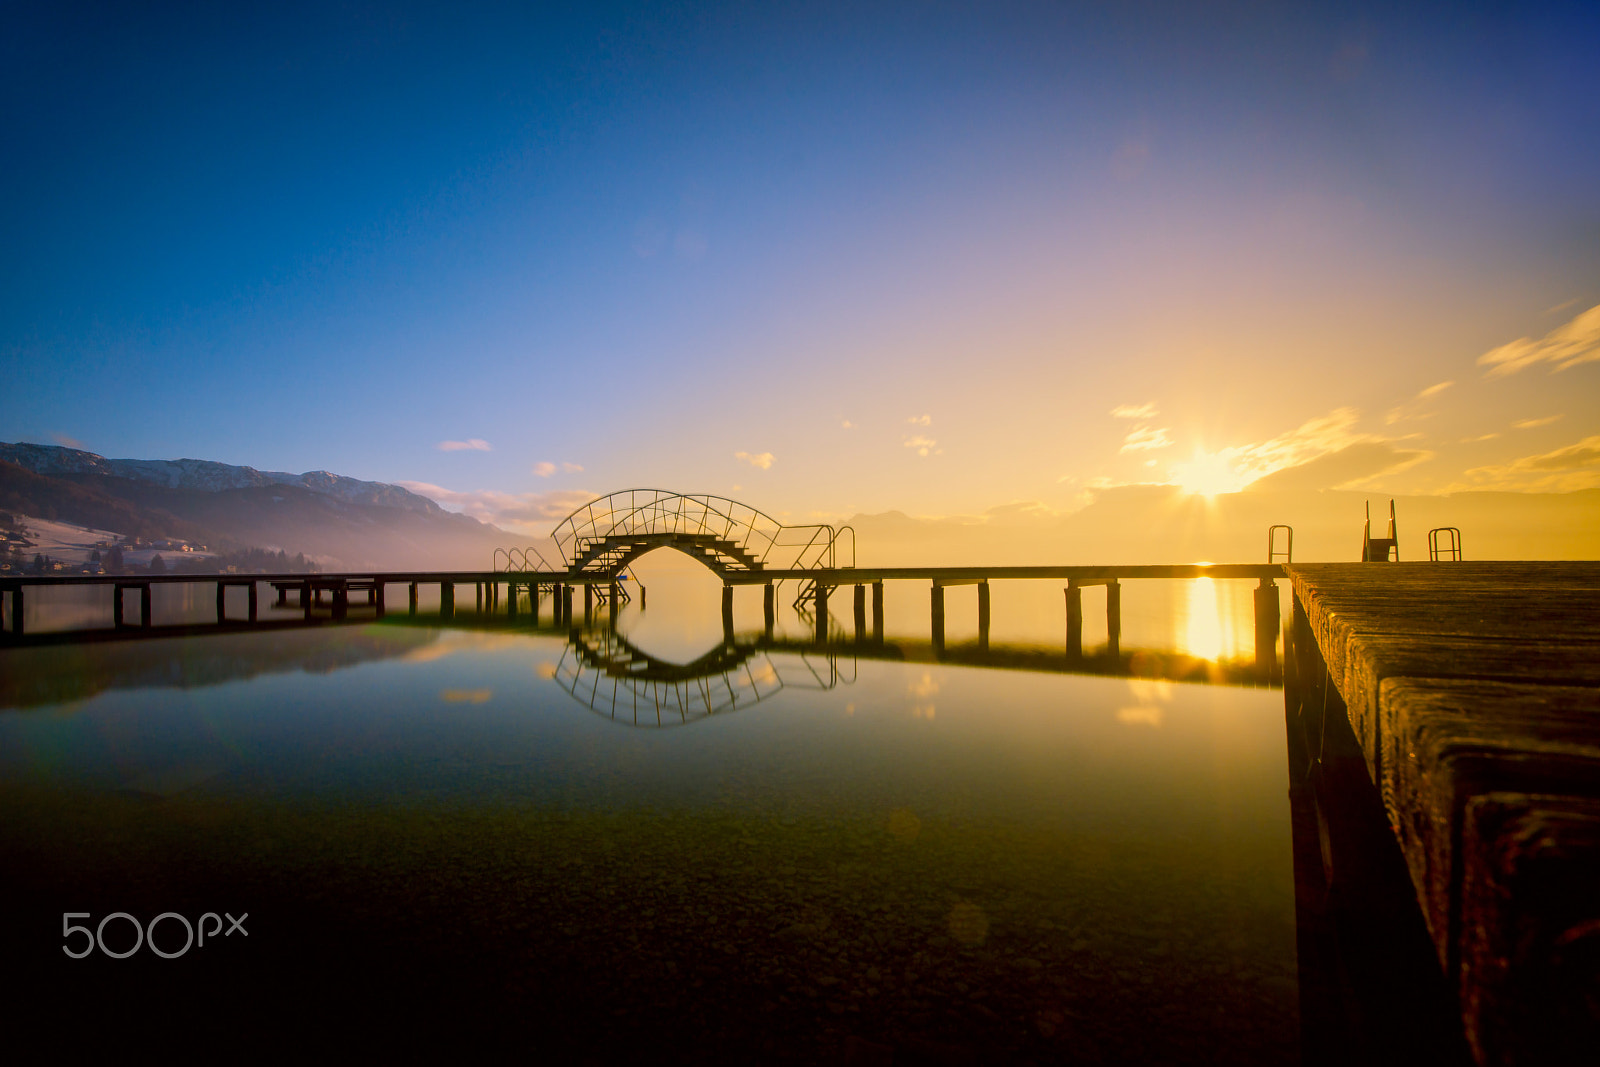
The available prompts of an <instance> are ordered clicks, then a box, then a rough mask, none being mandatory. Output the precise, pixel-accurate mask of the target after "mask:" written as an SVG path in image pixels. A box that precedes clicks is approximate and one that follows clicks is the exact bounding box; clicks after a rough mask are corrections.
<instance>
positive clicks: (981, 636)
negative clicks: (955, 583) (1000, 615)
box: [978, 581, 989, 652]
mask: <svg viewBox="0 0 1600 1067" xmlns="http://www.w3.org/2000/svg"><path fill="white" fill-rule="evenodd" d="M978 647H979V648H980V649H983V650H984V651H985V652H987V651H988V650H989V583H988V582H987V581H983V582H979V583H978Z"/></svg>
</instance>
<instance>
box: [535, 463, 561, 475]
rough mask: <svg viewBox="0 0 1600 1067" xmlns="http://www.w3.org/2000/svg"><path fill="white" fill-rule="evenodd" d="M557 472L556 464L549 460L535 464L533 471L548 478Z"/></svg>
mask: <svg viewBox="0 0 1600 1067" xmlns="http://www.w3.org/2000/svg"><path fill="white" fill-rule="evenodd" d="M555 472H556V465H555V464H554V463H549V462H540V463H535V464H534V465H533V473H535V474H537V475H538V476H539V477H541V478H548V477H550V476H551V475H552V474H554V473H555Z"/></svg>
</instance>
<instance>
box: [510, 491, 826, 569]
mask: <svg viewBox="0 0 1600 1067" xmlns="http://www.w3.org/2000/svg"><path fill="white" fill-rule="evenodd" d="M844 529H846V530H849V527H845V528H844ZM842 532H843V531H841V530H838V529H835V528H834V527H832V526H830V525H828V524H826V523H813V524H810V525H804V526H786V525H784V524H783V523H781V522H779V521H778V520H777V519H775V518H773V517H772V516H770V515H768V514H766V513H765V512H762V511H759V510H757V509H756V508H753V507H750V506H749V505H748V504H741V503H740V502H739V501H737V500H730V499H729V498H727V497H723V496H715V495H712V494H709V493H675V492H672V491H671V490H667V489H624V490H621V491H620V492H616V493H611V494H610V495H608V496H603V497H600V498H599V499H597V500H592V501H590V502H589V503H587V504H585V505H583V506H582V507H580V508H578V509H577V510H576V511H574V512H573V513H572V514H571V515H568V516H567V517H566V518H565V519H564V520H562V522H561V523H560V524H559V525H557V526H556V528H555V530H554V531H553V533H552V534H551V539H552V540H553V541H554V542H555V544H556V549H557V551H558V552H559V553H560V556H561V559H562V562H563V563H564V564H565V566H566V568H567V570H568V573H581V574H593V575H600V576H607V575H616V574H619V573H621V571H622V569H623V568H624V567H626V566H627V565H628V564H629V563H631V562H633V561H634V560H635V559H637V558H638V557H639V556H642V555H644V554H645V553H646V552H649V551H651V550H653V549H656V548H675V549H677V550H679V551H680V552H683V553H685V554H687V555H690V556H693V557H694V558H696V559H698V560H699V561H700V562H702V563H704V564H705V565H706V566H707V567H709V568H710V569H711V570H712V571H715V572H716V573H717V574H718V575H719V576H727V575H729V574H753V573H758V572H760V571H762V570H763V569H766V568H768V567H773V568H778V569H783V570H817V569H832V568H835V567H838V566H846V567H854V566H855V531H854V530H849V532H850V557H851V558H850V561H849V562H848V563H841V562H840V560H839V559H838V546H839V542H840V534H841V533H842ZM497 558H498V557H497Z"/></svg>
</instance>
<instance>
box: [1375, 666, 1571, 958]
mask: <svg viewBox="0 0 1600 1067" xmlns="http://www.w3.org/2000/svg"><path fill="white" fill-rule="evenodd" d="M1382 697H1383V700H1382V703H1383V708H1384V712H1385V716H1386V721H1387V723H1388V724H1389V730H1388V732H1387V734H1386V737H1385V745H1386V748H1387V751H1386V753H1385V758H1384V759H1383V767H1384V775H1383V783H1382V784H1383V800H1384V807H1385V809H1386V810H1387V811H1388V812H1389V818H1390V822H1391V823H1392V824H1393V825H1394V827H1395V833H1396V835H1397V836H1398V837H1399V839H1400V847H1401V852H1402V853H1403V854H1404V855H1405V857H1406V863H1407V865H1408V866H1409V867H1410V868H1411V875H1412V880H1413V882H1414V883H1415V884H1416V886H1417V891H1418V896H1419V898H1420V899H1421V901H1422V904H1423V916H1424V918H1426V919H1427V921H1428V928H1429V931H1430V932H1431V933H1432V934H1433V938H1434V944H1435V947H1436V948H1437V950H1438V952H1439V960H1440V962H1441V963H1442V964H1444V965H1445V967H1446V968H1447V971H1448V972H1450V973H1453V972H1454V969H1455V967H1456V965H1457V962H1458V961H1457V960H1456V959H1455V958H1454V957H1453V953H1454V951H1455V950H1456V948H1457V947H1459V937H1460V932H1461V922H1460V915H1459V912H1458V910H1457V905H1458V902H1459V896H1460V886H1461V855H1460V841H1461V821H1462V818H1463V816H1464V812H1465V810H1466V806H1467V804H1468V802H1469V801H1470V800H1471V799H1472V798H1473V797H1475V796H1479V795H1483V794H1485V793H1489V792H1497V791H1506V790H1511V791H1515V792H1521V793H1549V794H1559V795H1568V796H1584V795H1593V796H1596V797H1600V776H1597V774H1596V771H1597V769H1600V689H1597V688H1583V687H1572V686H1530V685H1515V684H1505V683H1499V682H1479V681H1469V680H1464V679H1434V678H1427V679H1423V678H1391V679H1389V680H1387V681H1385V682H1384V683H1383V687H1382Z"/></svg>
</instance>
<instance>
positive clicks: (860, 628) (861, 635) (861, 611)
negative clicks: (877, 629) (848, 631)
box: [854, 584, 867, 644]
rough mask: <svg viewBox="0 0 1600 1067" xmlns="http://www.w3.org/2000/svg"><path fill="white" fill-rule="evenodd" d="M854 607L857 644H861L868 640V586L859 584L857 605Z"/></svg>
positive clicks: (857, 587)
mask: <svg viewBox="0 0 1600 1067" xmlns="http://www.w3.org/2000/svg"><path fill="white" fill-rule="evenodd" d="M854 607H855V624H856V644H860V643H861V642H862V641H865V640H866V639H867V587H866V586H864V585H859V584H858V585H857V586H856V587H855V604H854Z"/></svg>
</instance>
